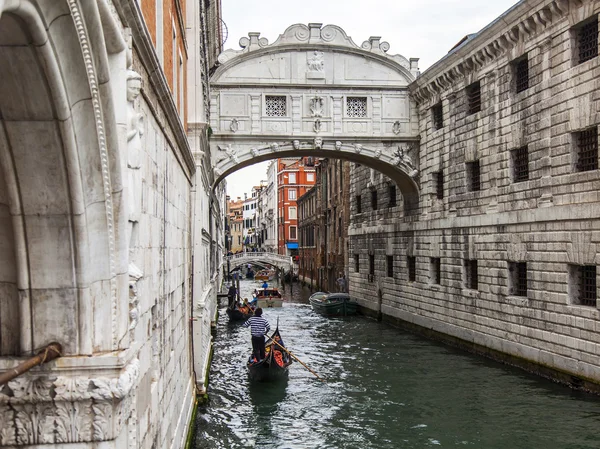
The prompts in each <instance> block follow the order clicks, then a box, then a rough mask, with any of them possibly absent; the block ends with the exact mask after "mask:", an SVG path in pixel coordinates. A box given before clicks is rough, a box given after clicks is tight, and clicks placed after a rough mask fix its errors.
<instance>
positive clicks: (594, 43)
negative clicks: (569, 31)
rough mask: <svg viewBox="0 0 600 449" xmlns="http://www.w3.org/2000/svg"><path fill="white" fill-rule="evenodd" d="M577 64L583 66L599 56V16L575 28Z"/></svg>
mask: <svg viewBox="0 0 600 449" xmlns="http://www.w3.org/2000/svg"><path fill="white" fill-rule="evenodd" d="M573 34H574V37H575V48H576V51H577V55H576V58H575V60H576V62H577V63H578V64H581V63H583V62H585V61H589V60H590V59H594V58H595V57H596V56H598V15H594V16H593V17H591V18H590V19H588V20H586V21H584V22H582V23H580V24H578V25H576V26H575V27H574V28H573Z"/></svg>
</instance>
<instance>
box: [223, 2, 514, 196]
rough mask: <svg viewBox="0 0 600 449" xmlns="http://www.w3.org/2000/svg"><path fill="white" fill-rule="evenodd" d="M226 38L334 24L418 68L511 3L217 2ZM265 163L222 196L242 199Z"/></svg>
mask: <svg viewBox="0 0 600 449" xmlns="http://www.w3.org/2000/svg"><path fill="white" fill-rule="evenodd" d="M221 2H222V6H223V20H224V21H225V24H226V25H227V29H228V37H227V41H226V42H225V48H226V49H229V48H233V49H236V50H239V49H240V47H239V40H240V38H242V37H244V36H248V32H249V31H258V32H260V33H261V37H266V38H267V39H268V40H269V43H270V44H271V43H273V42H275V40H276V39H277V36H279V35H280V34H281V33H283V32H284V31H285V29H286V28H287V27H289V26H290V25H293V24H295V23H303V24H308V23H309V22H316V23H322V24H323V25H327V24H332V25H338V26H340V27H341V28H342V29H344V31H346V33H347V34H348V36H350V37H351V38H352V40H353V41H354V43H355V44H356V45H358V46H360V45H361V44H362V43H363V42H364V41H365V40H367V39H368V38H369V36H381V38H382V41H386V42H389V44H390V49H389V51H388V54H401V55H402V56H404V57H406V58H419V68H420V69H421V71H425V70H426V69H427V67H429V66H431V65H432V64H433V63H434V62H436V61H437V60H439V59H440V58H442V57H443V56H444V55H445V54H446V53H447V52H448V51H449V50H450V49H451V48H452V47H453V46H454V45H455V44H456V43H457V42H458V41H460V40H461V39H462V38H463V37H464V36H466V35H467V34H470V33H476V32H477V31H479V30H480V29H482V28H483V27H485V26H486V25H487V24H489V23H490V22H492V21H493V20H494V19H496V18H497V17H498V16H500V15H501V14H502V13H503V12H505V11H506V10H507V9H509V8H510V7H511V6H513V5H514V4H516V3H518V2H517V1H515V0H495V1H486V0H298V1H289V0H258V1H248V0H244V1H242V0H221ZM266 167H267V163H266V162H263V163H260V164H256V165H253V166H251V167H247V168H245V169H242V170H239V171H238V172H236V173H233V174H231V175H230V176H228V177H227V192H228V194H229V195H231V196H232V197H233V198H235V197H237V196H241V197H243V195H244V192H246V193H249V192H250V188H251V187H252V186H253V185H256V184H257V181H260V180H261V179H266Z"/></svg>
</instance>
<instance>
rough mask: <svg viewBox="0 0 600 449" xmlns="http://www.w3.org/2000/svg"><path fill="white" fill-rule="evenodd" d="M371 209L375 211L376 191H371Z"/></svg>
mask: <svg viewBox="0 0 600 449" xmlns="http://www.w3.org/2000/svg"><path fill="white" fill-rule="evenodd" d="M371 208H372V209H373V210H377V190H371Z"/></svg>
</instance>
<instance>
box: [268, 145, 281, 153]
mask: <svg viewBox="0 0 600 449" xmlns="http://www.w3.org/2000/svg"><path fill="white" fill-rule="evenodd" d="M269 147H270V148H271V152H273V153H277V152H278V151H279V144H278V143H272V144H271V145H269Z"/></svg>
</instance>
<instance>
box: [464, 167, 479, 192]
mask: <svg viewBox="0 0 600 449" xmlns="http://www.w3.org/2000/svg"><path fill="white" fill-rule="evenodd" d="M467 170H468V172H469V186H470V188H471V192H477V191H479V190H481V168H480V166H479V160H476V161H472V162H467Z"/></svg>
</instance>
